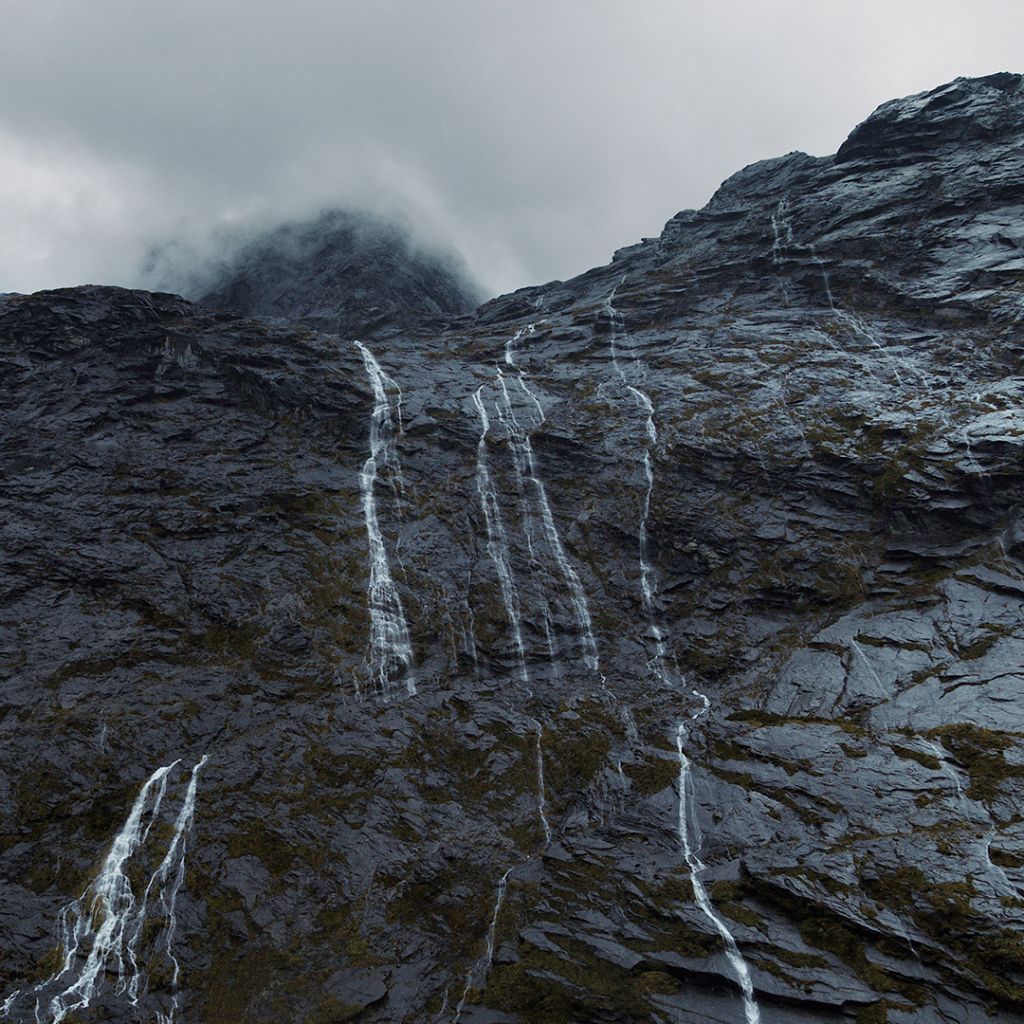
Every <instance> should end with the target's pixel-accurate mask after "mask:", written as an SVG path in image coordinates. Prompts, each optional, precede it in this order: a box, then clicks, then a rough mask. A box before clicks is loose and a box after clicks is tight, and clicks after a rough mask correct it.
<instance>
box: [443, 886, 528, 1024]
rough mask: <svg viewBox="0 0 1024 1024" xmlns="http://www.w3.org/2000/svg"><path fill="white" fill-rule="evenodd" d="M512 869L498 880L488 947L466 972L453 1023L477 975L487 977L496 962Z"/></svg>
mask: <svg viewBox="0 0 1024 1024" xmlns="http://www.w3.org/2000/svg"><path fill="white" fill-rule="evenodd" d="M512 871H513V868H509V869H508V870H507V871H506V872H505V874H503V875H502V876H501V878H500V879H499V880H498V891H497V894H496V896H495V899H494V910H493V912H492V913H491V922H490V925H489V926H488V928H487V938H486V947H485V949H484V953H483V955H482V956H481V957H480V959H479V960H478V961H477V962H476V963H475V964H473V966H472V967H471V968H470V969H469V970H468V971H467V972H466V984H465V987H464V988H463V990H462V997H461V998H460V999H459V1002H458V1005H457V1006H456V1007H455V1016H454V1017H453V1018H452V1024H459V1019H460V1018H461V1017H462V1011H463V1010H464V1009H465V1008H466V1001H467V1000H468V999H469V993H470V990H471V989H472V987H473V982H474V980H475V979H476V977H477V976H478V975H479V976H480V978H481V979H485V978H486V977H487V972H488V971H490V969H491V964H493V963H494V943H495V939H496V937H497V934H498V917H499V916H500V914H501V906H502V904H503V903H504V902H505V892H506V890H507V888H508V876H509V875H511V874H512Z"/></svg>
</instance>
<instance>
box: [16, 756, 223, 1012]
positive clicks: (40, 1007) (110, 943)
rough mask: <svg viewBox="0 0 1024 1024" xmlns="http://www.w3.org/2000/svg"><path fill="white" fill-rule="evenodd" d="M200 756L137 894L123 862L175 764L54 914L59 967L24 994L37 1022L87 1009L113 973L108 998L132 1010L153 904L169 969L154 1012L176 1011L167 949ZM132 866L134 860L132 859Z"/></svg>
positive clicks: (145, 791) (157, 774) (156, 779)
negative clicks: (161, 1002) (166, 1001)
mask: <svg viewBox="0 0 1024 1024" xmlns="http://www.w3.org/2000/svg"><path fill="white" fill-rule="evenodd" d="M206 761H207V758H206V755H203V757H202V758H201V759H200V760H199V761H198V762H197V764H196V765H195V766H194V767H193V768H192V772H191V777H190V780H189V784H188V787H187V790H186V793H185V797H184V799H183V801H182V805H181V809H180V810H179V812H178V815H177V817H176V819H175V823H174V828H173V834H172V837H171V840H170V843H169V845H168V847H167V851H166V853H165V854H164V856H163V858H162V859H161V861H160V864H159V865H158V867H157V868H156V870H155V871H154V872H153V874H152V875H151V876H150V878H149V881H148V883H147V884H146V886H145V888H144V890H143V892H142V895H141V897H139V898H136V894H135V890H134V888H133V886H132V882H131V880H130V878H129V873H128V868H129V866H130V865H129V862H132V858H133V857H136V855H138V854H139V853H140V851H142V850H143V849H144V848H145V847H146V844H147V840H148V839H149V836H150V832H151V830H152V828H153V825H154V823H155V822H156V821H157V820H158V819H159V814H160V807H161V805H162V803H163V801H164V798H165V796H166V794H167V785H168V779H169V776H170V774H171V772H172V771H173V770H174V769H175V768H176V767H177V765H178V764H179V763H180V762H179V761H174V762H172V763H171V764H169V765H165V766H163V767H161V768H157V769H156V771H154V772H153V774H152V775H150V777H149V778H148V779H147V780H146V782H145V783H144V784H143V786H142V788H141V789H140V790H139V793H138V795H137V796H136V798H135V802H134V803H133V804H132V807H131V810H130V811H129V814H128V817H127V819H126V820H125V823H124V825H123V826H122V828H121V831H120V832H118V834H117V835H116V836H115V838H114V841H113V842H112V843H111V846H110V849H109V850H108V852H107V855H106V857H105V858H104V860H103V863H102V865H101V867H100V870H99V873H98V874H97V875H96V877H95V878H94V879H93V881H92V882H90V883H89V885H88V887H87V888H86V889H85V891H84V892H83V893H82V895H81V896H80V897H79V898H78V899H76V900H74V901H73V902H71V903H70V904H68V905H67V906H66V907H65V908H64V909H63V910H62V911H61V913H60V919H59V920H60V925H59V943H60V944H59V947H58V948H61V949H63V959H62V962H61V965H60V967H58V969H57V970H56V971H55V972H54V973H53V974H52V975H51V976H50V977H48V978H46V979H44V980H43V981H41V982H39V984H37V985H36V986H35V987H34V988H32V989H30V990H28V991H27V992H25V993H24V997H25V998H28V997H30V996H34V997H35V1000H34V1001H35V1006H34V1011H33V1012H34V1018H35V1020H36V1022H37V1024H44V1022H46V1024H60V1022H61V1021H63V1020H64V1019H65V1018H66V1017H68V1015H69V1014H77V1012H78V1011H81V1010H84V1009H86V1008H87V1007H88V1006H89V1005H90V1003H91V1002H92V1001H93V999H94V998H96V996H98V995H99V994H100V993H101V991H102V990H103V985H104V982H105V980H106V978H107V977H108V976H109V975H116V978H117V980H116V982H115V983H114V989H113V991H114V994H115V995H125V996H126V997H127V999H128V1001H129V1002H130V1003H131V1004H132V1005H133V1006H135V1005H138V1002H139V999H140V997H141V995H142V993H143V991H144V983H145V976H144V973H143V969H142V967H141V966H140V963H139V949H140V943H141V939H142V934H143V930H144V927H145V925H146V923H147V920H148V919H149V917H150V911H151V909H152V908H153V906H154V905H157V904H158V905H159V907H160V909H161V912H162V914H163V917H164V927H163V930H162V934H161V938H162V942H158V947H159V948H160V949H162V951H163V953H164V955H165V956H166V957H167V959H168V962H169V963H170V964H171V986H172V995H171V1005H170V1009H169V1011H168V1012H167V1013H164V1012H163V1011H158V1012H157V1017H158V1019H159V1020H160V1021H161V1022H166V1024H171V1022H173V1020H174V1017H175V1014H176V1012H177V1009H178V981H179V978H180V967H179V963H178V960H177V958H176V957H175V956H174V954H173V952H172V944H173V941H174V935H175V931H176V929H177V917H176V914H177V898H178V893H179V891H180V889H181V886H182V883H183V882H184V879H185V853H186V840H187V836H188V834H189V833H190V831H191V828H192V823H193V819H194V816H195V802H196V788H197V785H198V778H199V772H200V771H201V769H202V767H203V766H204V765H205V764H206ZM132 863H134V862H132ZM21 998H22V996H21V994H20V993H19V992H14V993H12V994H11V995H10V996H8V998H7V999H6V1000H5V1002H4V1003H3V1005H2V1008H0V1012H2V1013H3V1015H4V1016H5V1017H9V1015H10V1014H11V1012H12V1011H13V1009H14V1007H15V1005H16V1004H17V1003H18V1002H20V1001H21Z"/></svg>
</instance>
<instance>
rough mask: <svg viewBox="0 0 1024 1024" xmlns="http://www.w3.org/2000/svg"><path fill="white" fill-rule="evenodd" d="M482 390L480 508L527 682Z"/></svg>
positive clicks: (478, 469) (475, 397)
mask: <svg viewBox="0 0 1024 1024" xmlns="http://www.w3.org/2000/svg"><path fill="white" fill-rule="evenodd" d="M481 391H483V385H481V386H480V387H479V388H477V390H476V391H475V392H474V393H473V405H474V406H476V411H477V413H478V414H479V416H480V440H479V442H478V443H477V447H476V487H477V493H478V494H479V496H480V508H481V509H482V510H483V514H484V526H485V528H486V530H487V553H488V554H489V555H490V556H491V561H493V562H494V567H495V568H496V569H497V570H498V582H499V583H500V585H501V596H502V600H503V601H504V603H505V612H506V614H507V615H508V620H509V626H510V627H511V629H512V642H513V644H514V645H515V649H516V658H517V660H518V662H519V674H520V676H521V678H522V680H523V682H524V683H527V684H528V683H529V677H528V674H527V671H526V651H525V649H524V647H523V627H522V616H521V614H520V610H519V594H518V591H517V590H516V584H515V579H514V577H513V575H512V566H511V564H510V562H509V553H508V552H509V549H508V540H507V538H506V534H505V524H504V521H503V520H502V517H501V507H500V505H499V504H498V495H497V492H496V491H495V489H494V483H493V481H492V480H491V473H490V469H489V467H488V464H487V433H488V431H489V430H490V429H491V421H490V417H488V415H487V410H486V409H485V408H484V403H483V399H482V398H481V396H480V393H481Z"/></svg>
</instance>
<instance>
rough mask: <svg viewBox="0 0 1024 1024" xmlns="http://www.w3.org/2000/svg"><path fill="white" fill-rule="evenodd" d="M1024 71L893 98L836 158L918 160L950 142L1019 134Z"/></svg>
mask: <svg viewBox="0 0 1024 1024" xmlns="http://www.w3.org/2000/svg"><path fill="white" fill-rule="evenodd" d="M1022 130H1024V76H1022V75H1018V74H1012V73H1010V72H1000V73H999V74H994V75H987V76H985V77H983V78H957V79H954V80H953V81H952V82H948V83H946V84H945V85H941V86H939V87H938V88H937V89H931V90H929V91H928V92H921V93H917V94H916V95H914V96H907V97H904V98H902V99H895V100H889V101H888V102H887V103H883V104H882V105H881V106H880V107H878V108H877V109H876V110H875V111H874V113H872V114H871V116H870V117H868V118H867V120H865V121H862V122H861V123H860V124H859V125H857V127H856V128H854V130H853V131H852V132H851V133H850V136H849V138H848V139H847V140H846V142H844V143H843V145H842V146H841V147H840V148H839V152H838V153H837V154H836V158H835V159H836V163H846V162H848V161H852V160H865V161H870V162H877V163H884V164H903V163H914V162H917V161H918V160H922V159H926V158H927V157H928V156H929V155H930V154H931V153H933V152H935V151H936V150H938V149H942V148H945V147H947V146H960V145H964V144H965V143H969V142H974V141H991V140H994V139H998V138H1000V137H1003V136H1019V135H1020V134H1021V132H1022Z"/></svg>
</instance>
